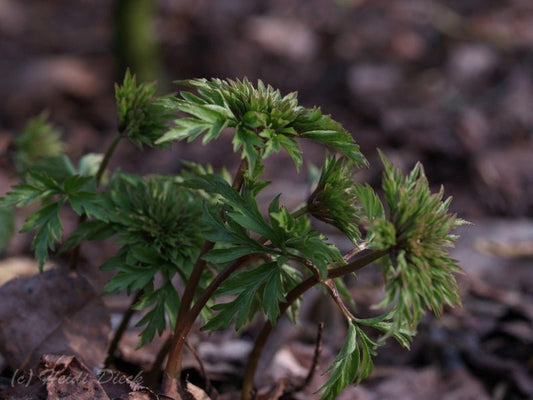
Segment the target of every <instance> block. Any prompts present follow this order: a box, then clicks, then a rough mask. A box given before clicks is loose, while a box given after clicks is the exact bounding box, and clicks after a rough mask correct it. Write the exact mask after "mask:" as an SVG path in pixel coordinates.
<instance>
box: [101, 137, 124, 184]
mask: <svg viewBox="0 0 533 400" xmlns="http://www.w3.org/2000/svg"><path fill="white" fill-rule="evenodd" d="M121 139H122V135H120V134H118V135H116V136H115V138H114V139H113V142H112V143H111V145H110V146H109V147H108V149H107V151H106V152H105V154H104V158H103V159H102V162H101V163H100V166H99V167H98V171H97V172H96V184H97V185H98V186H100V184H101V183H102V177H103V176H104V172H105V170H106V168H107V165H108V164H109V160H111V156H112V155H113V153H114V152H115V149H116V148H117V145H118V143H119V142H120V140H121Z"/></svg>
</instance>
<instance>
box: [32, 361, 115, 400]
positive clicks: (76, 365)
mask: <svg viewBox="0 0 533 400" xmlns="http://www.w3.org/2000/svg"><path fill="white" fill-rule="evenodd" d="M38 377H39V379H40V380H41V382H43V383H44V384H45V385H46V391H47V398H48V399H76V400H110V399H109V397H108V396H107V394H106V393H105V391H104V389H103V388H102V385H101V384H100V382H99V381H98V379H97V378H96V376H95V375H94V374H93V373H92V372H91V371H89V369H88V368H87V367H86V366H85V365H84V364H83V363H82V362H80V361H79V360H78V359H77V358H76V357H74V356H63V355H60V356H56V355H52V354H46V355H44V356H43V357H42V360H41V363H40V364H39V374H38Z"/></svg>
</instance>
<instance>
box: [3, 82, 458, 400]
mask: <svg viewBox="0 0 533 400" xmlns="http://www.w3.org/2000/svg"><path fill="white" fill-rule="evenodd" d="M180 84H182V85H183V86H185V87H187V88H188V89H189V90H186V91H182V92H180V93H179V95H178V96H174V95H169V96H163V97H157V96H156V95H155V85H154V84H137V82H136V80H135V77H134V76H132V75H131V74H129V73H127V74H126V77H125V79H124V82H123V84H122V85H117V86H116V98H117V105H118V115H119V117H118V133H117V136H116V137H115V139H114V140H113V141H112V143H111V144H110V147H109V148H108V150H107V151H106V153H105V154H104V155H101V156H95V155H91V156H87V157H86V158H84V159H82V160H81V161H80V163H79V167H77V168H76V167H74V166H73V164H72V163H71V162H70V160H69V159H68V157H66V156H65V155H64V154H63V153H62V152H63V148H62V147H61V146H60V145H56V144H54V143H56V142H57V140H58V139H57V135H56V133H55V131H54V130H53V129H51V128H50V127H49V126H48V125H46V124H44V122H43V121H42V120H38V122H39V121H40V122H39V124H40V125H35V123H34V125H30V126H29V127H28V129H27V131H26V132H30V133H25V136H24V135H23V136H22V137H23V138H24V140H22V139H21V141H20V142H21V144H22V143H24V146H25V147H26V148H33V147H31V144H32V139H31V138H32V137H38V138H42V137H44V138H45V139H46V137H47V135H48V139H46V140H45V139H43V140H44V141H43V143H50V145H49V146H47V148H49V149H50V151H49V153H50V155H52V156H54V157H58V156H60V157H62V159H63V160H66V161H65V162H64V163H63V164H61V165H63V167H64V168H63V169H62V170H61V171H59V172H61V173H51V172H50V171H48V170H46V169H45V170H36V169H32V168H31V166H32V162H37V161H32V160H31V159H30V157H29V156H27V157H26V158H21V159H20V160H22V161H19V164H21V165H24V170H25V173H24V174H23V181H22V182H21V183H20V184H19V185H17V186H15V187H14V188H13V191H12V192H10V193H9V194H7V196H6V197H5V198H4V199H3V200H2V203H4V205H6V204H7V205H17V206H23V205H27V204H30V203H34V202H37V203H39V204H40V206H39V207H38V208H37V211H35V212H34V213H33V214H32V215H30V216H29V217H28V219H27V221H26V224H25V225H24V227H23V230H24V231H28V230H35V231H36V234H35V238H34V240H33V247H34V249H35V253H36V257H37V259H38V261H39V264H40V265H41V266H42V264H43V263H44V261H45V260H46V259H47V258H48V257H49V253H50V252H51V251H54V250H55V247H56V245H57V244H58V243H61V242H63V238H62V223H61V218H60V215H59V212H60V210H61V209H62V208H63V207H64V206H67V205H68V206H70V207H71V208H72V209H73V210H74V212H76V213H77V214H78V215H80V224H79V226H78V228H77V229H76V230H75V231H74V232H73V233H72V234H71V235H70V236H69V237H68V238H66V240H65V241H64V243H63V245H62V251H69V250H70V251H74V250H73V249H79V246H80V245H81V244H82V243H83V242H84V241H88V240H91V241H98V240H103V239H107V238H114V240H115V241H116V243H117V244H118V245H119V249H118V251H117V253H116V254H115V255H114V256H113V257H111V258H110V259H109V260H107V262H105V263H104V265H103V266H102V268H104V269H106V270H111V271H114V273H115V274H114V276H113V277H112V278H111V280H110V281H109V283H108V284H107V286H106V292H107V293H111V292H122V291H124V292H128V293H136V296H135V302H134V304H132V309H133V310H136V311H137V312H141V313H143V317H142V318H141V319H140V322H139V326H141V327H142V331H141V334H140V343H139V345H140V346H143V345H145V344H146V343H147V342H149V341H151V340H152V339H153V338H154V336H155V335H156V334H161V333H163V332H164V331H165V330H166V329H172V330H173V331H174V333H173V336H172V339H171V342H170V344H169V347H168V351H167V348H166V347H165V352H164V353H163V355H167V356H168V357H167V363H166V367H165V370H164V373H163V385H162V389H161V390H162V391H163V392H164V393H165V394H166V395H169V396H173V397H175V398H181V399H185V398H187V393H186V389H185V388H184V386H183V385H182V383H181V381H180V377H181V359H182V353H183V349H184V346H185V343H186V339H187V336H188V334H189V332H190V330H191V328H192V326H193V324H194V323H195V322H196V321H197V320H198V319H201V321H202V324H203V329H205V330H208V331H211V330H216V329H230V327H232V326H233V327H235V328H236V329H237V330H241V329H242V328H244V327H245V326H247V325H248V324H249V323H251V322H252V321H256V320H257V317H258V316H261V315H263V316H264V321H265V322H264V326H263V328H262V329H261V331H260V333H259V335H258V336H257V338H256V341H255V344H254V347H253V350H252V351H251V353H250V356H249V360H248V366H247V369H246V373H245V376H244V378H243V387H242V399H243V400H249V399H251V398H252V396H253V377H254V373H255V369H256V367H257V363H258V360H259V357H260V355H261V352H262V349H263V347H264V345H265V343H266V340H267V338H268V336H269V334H270V332H271V331H272V328H273V327H274V326H275V325H276V323H277V322H278V321H279V319H280V318H281V317H283V316H284V315H289V316H290V317H291V318H292V320H293V321H295V322H296V321H297V318H296V316H297V311H298V307H297V305H298V302H299V301H300V299H301V298H302V296H303V295H304V294H305V292H306V291H307V290H309V289H310V288H312V287H315V286H318V287H322V288H323V289H324V290H323V294H324V296H327V297H331V298H332V299H333V301H334V304H336V306H337V307H338V310H339V312H340V313H341V314H342V315H343V317H344V318H345V320H346V341H345V343H344V345H343V346H342V348H341V349H340V352H339V354H338V355H337V357H336V358H335V360H334V361H333V363H332V365H331V366H330V368H329V369H328V370H327V371H326V372H327V373H329V379H328V380H327V382H326V383H325V384H324V385H323V386H322V387H321V388H319V393H320V396H321V398H322V399H334V398H336V397H337V396H338V395H339V394H340V393H341V392H342V390H343V389H344V388H345V387H346V386H347V385H349V384H351V383H358V382H360V381H361V380H362V379H364V378H366V377H368V376H369V375H370V374H371V372H372V367H373V364H372V357H373V356H374V354H375V353H376V351H377V350H378V348H379V347H380V346H381V345H382V344H383V343H384V342H385V341H386V339H388V338H393V339H395V340H397V341H398V342H399V343H400V344H401V345H403V346H405V347H408V346H409V343H410V341H411V340H412V338H413V336H414V335H415V333H416V328H417V325H418V323H419V321H420V318H421V316H422V315H423V313H424V312H426V310H430V311H432V312H433V313H435V314H437V315H438V314H440V313H441V312H442V309H443V307H444V306H445V305H451V306H453V305H456V304H458V303H459V301H460V299H459V296H458V290H457V285H456V282H455V278H454V274H455V273H457V272H459V271H460V268H459V266H458V265H457V263H456V262H455V261H454V260H453V259H452V258H451V257H450V255H449V253H448V250H447V248H449V247H451V246H452V245H453V243H454V242H455V241H456V240H457V236H455V235H454V234H453V233H452V231H453V230H454V229H455V228H456V227H458V226H459V225H462V224H464V223H465V221H463V220H461V219H459V218H457V217H456V216H455V215H454V214H452V213H450V212H449V211H448V207H449V205H450V199H446V200H445V199H444V196H443V191H442V190H441V191H440V192H438V193H432V192H431V191H430V188H429V185H428V182H427V180H426V178H425V175H424V171H423V169H422V166H421V165H420V164H417V165H416V166H415V167H414V169H413V170H412V171H411V172H410V173H409V174H407V175H406V176H404V175H403V174H402V172H401V171H400V170H398V169H397V168H395V167H394V166H393V165H392V164H391V163H390V162H389V161H388V160H387V158H386V156H385V155H384V154H383V153H380V156H381V160H382V163H383V168H384V173H383V185H382V192H383V199H384V201H382V200H381V198H380V196H378V194H377V193H376V192H375V191H374V189H373V188H371V187H370V186H369V185H367V184H361V183H356V182H354V173H356V172H357V170H358V169H360V168H363V167H366V166H367V164H368V163H367V161H366V159H365V157H364V156H363V155H362V154H361V152H360V150H359V146H358V145H357V143H356V142H355V141H354V139H353V137H352V135H351V134H350V133H349V132H347V131H346V130H345V129H344V128H343V127H342V125H341V124H339V123H338V122H336V121H334V120H333V119H332V118H331V117H330V116H327V115H324V114H322V112H321V110H320V109H319V108H316V107H314V108H306V107H303V106H301V105H299V104H298V99H297V96H296V93H291V94H288V95H282V94H281V93H280V92H279V91H278V90H275V89H274V88H272V87H271V86H268V85H265V84H263V83H262V82H261V81H258V82H257V85H253V84H252V83H251V82H250V81H248V80H247V79H244V80H220V79H211V80H205V79H193V80H188V81H185V82H180ZM39 127H40V128H39ZM223 131H225V132H227V133H228V134H229V135H232V142H233V149H234V151H235V152H236V153H237V154H239V156H240V159H241V162H240V165H239V167H238V168H237V170H236V171H235V173H234V174H233V176H229V174H227V173H226V172H221V173H218V174H217V173H216V172H215V171H214V170H213V168H211V167H209V166H201V165H194V164H192V163H188V162H187V163H184V166H185V168H184V169H183V171H182V172H181V173H180V174H178V175H166V176H162V175H148V176H144V177H141V176H137V175H132V174H126V173H124V172H120V171H107V166H108V163H109V159H110V158H111V156H112V154H113V152H114V150H115V148H116V146H117V145H118V143H119V142H120V141H121V140H122V139H123V138H127V139H128V140H130V141H132V142H133V143H135V144H136V145H137V146H139V147H143V146H150V147H168V145H169V144H170V143H171V142H174V141H183V140H185V141H189V142H190V141H193V140H196V139H200V138H201V140H202V143H203V144H208V143H210V142H211V141H214V140H217V139H218V138H219V137H220V136H221V133H222V132H223ZM27 138H29V139H27ZM26 139H27V140H26ZM39 140H41V139H39ZM301 140H312V141H315V142H318V143H320V144H323V145H324V146H325V147H327V149H328V150H327V152H326V153H325V158H324V163H323V167H322V169H321V172H320V177H319V179H318V182H317V183H316V186H315V188H314V190H313V191H312V192H311V194H310V196H309V198H308V199H307V201H306V203H305V204H303V205H302V206H301V207H300V208H298V209H296V210H289V209H288V208H287V207H286V206H285V205H284V202H283V195H282V194H281V193H280V194H278V195H276V196H274V197H273V198H272V199H270V201H269V202H268V204H266V211H265V212H261V211H260V209H261V208H260V205H259V204H258V202H257V196H258V194H260V193H261V192H262V190H263V189H264V188H265V187H266V186H267V185H268V182H265V181H262V180H261V176H262V174H263V171H264V162H265V160H266V159H267V158H268V157H269V155H271V154H272V153H276V152H279V151H282V150H284V151H285V152H286V153H287V155H288V157H290V158H291V159H292V160H293V162H294V164H295V168H296V169H300V167H301V166H302V164H303V159H304V157H303V156H304V155H303V153H302V150H301V148H300V141H301ZM26 142H29V143H26ZM33 153H34V152H33V151H29V150H28V151H27V154H28V155H31V154H33ZM26 160H29V161H26ZM106 171H107V173H106ZM56 172H57V171H56ZM105 176H107V178H106V179H104V177H105ZM315 220H320V221H322V222H325V223H326V224H330V225H333V226H334V227H335V228H337V229H338V230H339V232H340V233H342V234H344V235H345V236H346V237H347V238H348V239H349V240H350V242H351V243H352V246H353V248H352V249H350V250H349V251H348V252H347V253H346V254H343V253H342V252H341V251H340V250H339V248H338V247H337V246H336V245H335V243H333V242H332V241H330V240H329V239H328V237H327V236H326V234H325V233H324V232H321V231H320V229H319V228H318V227H320V226H323V225H320V224H318V225H317V224H315V223H314V222H315ZM362 228H364V229H362ZM374 262H377V263H380V264H381V266H382V267H381V271H382V274H383V279H384V286H385V296H384V298H383V300H382V301H381V302H380V303H379V304H376V305H375V310H376V314H375V315H374V316H373V317H372V318H360V317H358V316H357V314H356V312H355V311H356V310H355V307H354V306H353V300H352V299H351V298H350V291H348V290H347V289H346V287H345V283H344V281H343V280H342V278H343V277H345V276H349V275H352V274H354V273H356V272H357V271H358V270H359V269H361V268H363V267H365V266H367V265H369V264H372V263H374ZM75 265H76V257H74V262H73V266H74V267H75ZM178 282H181V283H180V284H179V285H178ZM181 287H183V288H184V289H183V290H179V289H178V288H181ZM126 325H127V318H126V319H125V324H124V321H123V324H122V325H121V326H122V327H124V326H126ZM120 334H121V331H120V329H119V331H118V332H117V335H116V336H115V338H114V340H113V345H112V346H111V347H110V356H112V355H113V354H112V353H113V352H114V349H115V345H116V343H117V342H118V341H119V340H120ZM160 358H161V357H158V360H159V359H160ZM154 368H155V369H156V370H157V368H158V365H156V366H155V367H154Z"/></svg>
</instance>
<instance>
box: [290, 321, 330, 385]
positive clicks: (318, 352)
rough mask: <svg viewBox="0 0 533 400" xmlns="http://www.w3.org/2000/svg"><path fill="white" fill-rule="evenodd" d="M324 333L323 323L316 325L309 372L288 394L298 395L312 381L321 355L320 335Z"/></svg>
mask: <svg viewBox="0 0 533 400" xmlns="http://www.w3.org/2000/svg"><path fill="white" fill-rule="evenodd" d="M323 331H324V323H323V322H320V323H319V324H318V330H317V334H316V346H315V353H314V355H313V362H312V363H311V367H309V372H308V373H307V376H306V377H305V380H304V381H303V382H302V384H301V385H299V386H296V387H295V388H294V389H292V390H291V391H290V393H298V392H301V391H302V390H304V389H305V388H306V387H307V386H309V384H310V383H311V381H312V380H313V378H314V376H315V373H316V368H317V366H318V360H319V358H320V355H321V354H322V333H323Z"/></svg>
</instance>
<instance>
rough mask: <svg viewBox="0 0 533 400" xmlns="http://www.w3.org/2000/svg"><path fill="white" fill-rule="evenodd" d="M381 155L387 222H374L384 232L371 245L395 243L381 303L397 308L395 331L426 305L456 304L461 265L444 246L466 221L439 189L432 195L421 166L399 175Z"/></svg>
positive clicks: (410, 324)
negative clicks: (404, 174)
mask: <svg viewBox="0 0 533 400" xmlns="http://www.w3.org/2000/svg"><path fill="white" fill-rule="evenodd" d="M380 155H381V159H382V161H383V164H384V166H385V172H384V175H383V193H384V196H385V200H386V204H387V206H388V208H389V210H390V216H389V221H387V223H386V224H385V223H384V222H381V221H383V220H379V219H378V220H376V222H377V223H376V228H377V230H379V231H380V232H382V233H381V234H380V235H377V234H376V236H375V239H374V241H373V242H372V246H374V247H375V248H383V247H387V246H391V245H390V242H392V241H394V245H392V246H391V247H392V251H391V252H390V254H389V255H388V256H387V257H385V258H384V259H383V269H382V271H383V276H384V279H385V288H386V297H385V299H384V300H383V302H382V303H381V304H380V306H382V307H393V309H394V310H395V315H394V318H393V324H394V327H393V329H395V330H396V329H401V328H404V329H409V330H413V331H414V330H415V329H416V325H417V324H418V322H419V321H420V318H421V316H422V314H423V313H424V312H425V310H426V309H430V310H431V311H433V313H435V314H436V315H439V314H440V313H441V311H442V308H443V306H444V305H446V304H447V305H450V306H453V305H456V304H459V303H460V299H459V295H458V288H457V283H456V281H455V277H454V274H456V273H458V272H460V271H461V269H460V267H459V266H458V265H457V262H456V261H455V260H453V259H452V258H451V257H450V255H449V253H448V251H447V250H446V247H453V245H454V242H455V241H456V240H457V239H458V236H456V235H454V234H452V233H451V231H453V230H454V229H455V228H457V227H458V226H461V225H464V224H465V223H466V222H465V221H464V220H462V219H460V218H457V217H456V215H455V214H450V213H449V212H448V208H449V205H450V202H451V198H448V199H446V200H443V197H444V191H443V189H441V190H440V191H439V192H438V193H431V190H430V188H429V185H428V182H427V179H426V177H425V175H424V170H423V168H422V165H421V164H417V165H416V166H415V167H414V168H413V170H412V171H411V172H410V173H409V174H408V175H407V176H405V177H403V176H402V174H401V172H400V171H398V170H397V169H396V168H394V167H393V166H392V164H391V163H390V162H389V161H388V160H387V159H386V158H385V156H384V155H383V154H380ZM385 231H387V232H386V233H383V232H385ZM393 235H394V236H393ZM388 243H389V244H388Z"/></svg>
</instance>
